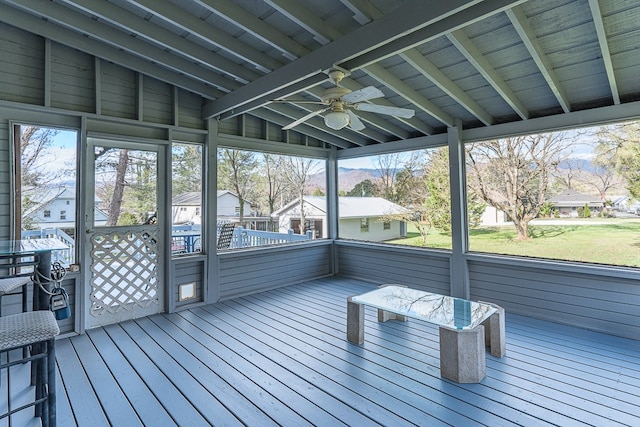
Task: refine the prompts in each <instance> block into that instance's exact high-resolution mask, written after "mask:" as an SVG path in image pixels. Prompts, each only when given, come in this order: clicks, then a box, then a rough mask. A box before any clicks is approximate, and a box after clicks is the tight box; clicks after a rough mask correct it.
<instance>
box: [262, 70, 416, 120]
mask: <svg viewBox="0 0 640 427" xmlns="http://www.w3.org/2000/svg"><path fill="white" fill-rule="evenodd" d="M328 74H329V78H331V80H332V81H333V83H334V85H335V86H334V87H332V88H329V89H326V90H325V91H324V92H323V93H322V96H321V101H308V100H300V101H292V100H286V99H275V100H274V101H273V102H292V103H298V104H321V105H325V106H326V107H325V108H321V109H319V110H316V111H313V112H311V113H309V114H307V115H306V116H304V117H301V118H299V119H298V120H296V121H294V122H292V123H289V124H288V125H286V126H284V127H283V128H282V129H283V130H287V129H291V128H293V127H295V126H297V125H299V124H300V123H303V122H305V121H307V120H309V119H310V118H312V117H315V116H317V115H319V114H322V113H325V112H327V113H326V114H325V115H324V124H325V125H326V126H327V127H329V128H331V129H335V130H340V129H343V128H345V127H347V126H349V128H351V129H353V130H356V131H359V130H362V129H364V128H365V126H364V123H362V121H361V120H360V119H359V118H358V116H357V115H356V114H355V113H354V112H353V110H361V111H369V112H371V113H378V114H387V115H390V116H396V117H402V118H405V119H410V118H411V117H413V115H414V114H415V111H413V110H410V109H407V108H399V107H389V106H386V105H378V104H369V103H367V102H364V101H368V100H370V99H375V98H382V97H384V93H382V91H381V90H380V89H378V88H376V87H374V86H367V87H363V88H362V89H358V90H355V91H353V92H352V91H351V90H349V89H347V88H343V87H340V86H339V83H340V81H341V80H342V79H343V78H344V77H345V75H346V73H345V72H344V71H342V70H330V71H329V72H328Z"/></svg>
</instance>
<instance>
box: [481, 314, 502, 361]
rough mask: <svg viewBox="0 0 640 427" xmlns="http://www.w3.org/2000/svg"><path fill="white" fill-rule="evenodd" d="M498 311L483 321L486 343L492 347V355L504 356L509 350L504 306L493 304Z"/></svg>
mask: <svg viewBox="0 0 640 427" xmlns="http://www.w3.org/2000/svg"><path fill="white" fill-rule="evenodd" d="M483 304H491V303H486V302H485V303H483ZM491 305H492V306H494V307H495V308H496V309H497V310H498V311H496V312H495V313H493V314H492V315H491V316H489V318H488V319H487V320H485V321H484V322H482V324H483V325H484V328H485V345H486V346H488V347H491V355H492V356H495V357H502V356H504V354H505V353H506V351H507V341H506V335H505V321H504V308H502V307H500V306H498V305H495V304H491Z"/></svg>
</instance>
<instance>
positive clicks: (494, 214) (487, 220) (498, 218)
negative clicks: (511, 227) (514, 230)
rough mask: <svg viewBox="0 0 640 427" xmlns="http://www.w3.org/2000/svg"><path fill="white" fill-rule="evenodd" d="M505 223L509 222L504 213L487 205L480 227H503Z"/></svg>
mask: <svg viewBox="0 0 640 427" xmlns="http://www.w3.org/2000/svg"><path fill="white" fill-rule="evenodd" d="M505 222H507V215H506V214H505V213H504V211H501V210H499V209H497V208H495V207H493V206H489V205H487V207H486V208H485V210H484V212H482V216H481V217H480V225H484V226H492V225H502V224H504V223H505Z"/></svg>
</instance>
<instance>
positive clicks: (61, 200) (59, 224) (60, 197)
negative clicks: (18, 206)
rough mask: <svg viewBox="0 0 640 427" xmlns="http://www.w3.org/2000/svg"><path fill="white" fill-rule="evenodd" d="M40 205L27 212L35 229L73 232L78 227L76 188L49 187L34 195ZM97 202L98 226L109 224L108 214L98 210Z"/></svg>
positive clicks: (97, 201)
mask: <svg viewBox="0 0 640 427" xmlns="http://www.w3.org/2000/svg"><path fill="white" fill-rule="evenodd" d="M34 198H36V199H38V200H40V203H39V204H38V205H36V206H34V207H32V208H30V209H29V210H27V212H25V215H24V217H25V218H28V219H29V220H30V221H31V226H32V227H33V228H35V229H43V228H61V229H63V230H73V229H74V228H75V226H76V189H75V188H74V187H66V186H65V187H62V186H61V187H47V188H45V189H43V190H42V191H41V192H39V193H37V194H35V195H34ZM100 203H101V200H98V199H97V200H96V207H95V209H94V216H95V217H94V218H95V224H96V225H105V224H106V223H107V214H106V213H105V212H104V211H102V210H100V209H98V205H99V204H100Z"/></svg>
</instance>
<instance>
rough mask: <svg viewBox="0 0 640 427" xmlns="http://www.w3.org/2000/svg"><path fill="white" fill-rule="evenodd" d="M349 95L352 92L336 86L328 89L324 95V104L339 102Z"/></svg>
mask: <svg viewBox="0 0 640 427" xmlns="http://www.w3.org/2000/svg"><path fill="white" fill-rule="evenodd" d="M348 93H351V91H350V90H349V89H347V88H344V87H337V86H336V87H332V88H329V89H326V90H325V91H324V92H323V93H322V102H325V103H327V104H329V103H331V102H332V101H339V100H340V98H341V97H343V96H345V95H346V94H348Z"/></svg>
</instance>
